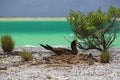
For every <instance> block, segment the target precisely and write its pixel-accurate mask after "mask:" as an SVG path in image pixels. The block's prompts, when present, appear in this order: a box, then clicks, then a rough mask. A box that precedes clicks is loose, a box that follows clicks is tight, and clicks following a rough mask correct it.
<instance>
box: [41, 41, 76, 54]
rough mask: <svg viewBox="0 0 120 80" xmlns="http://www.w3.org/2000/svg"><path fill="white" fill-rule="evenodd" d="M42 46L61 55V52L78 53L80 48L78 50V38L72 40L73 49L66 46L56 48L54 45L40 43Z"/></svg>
mask: <svg viewBox="0 0 120 80" xmlns="http://www.w3.org/2000/svg"><path fill="white" fill-rule="evenodd" d="M40 45H41V46H42V47H44V48H45V49H47V50H51V51H52V52H54V53H56V54H58V55H61V54H74V55H76V54H77V53H78V50H77V47H76V45H77V40H73V41H72V42H71V50H70V49H66V48H54V47H52V46H49V45H47V44H46V45H42V44H40Z"/></svg>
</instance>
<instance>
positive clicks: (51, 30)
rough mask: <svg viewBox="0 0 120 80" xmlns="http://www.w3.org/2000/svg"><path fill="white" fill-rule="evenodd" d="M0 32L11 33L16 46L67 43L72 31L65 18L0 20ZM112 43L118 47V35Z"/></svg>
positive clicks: (119, 39)
mask: <svg viewBox="0 0 120 80" xmlns="http://www.w3.org/2000/svg"><path fill="white" fill-rule="evenodd" d="M0 33H1V35H2V34H11V35H12V37H13V39H14V40H15V43H16V46H17V47H18V46H24V45H33V46H39V43H41V44H49V45H52V46H56V45H67V46H69V45H70V43H69V42H68V41H67V40H66V39H65V38H67V39H68V40H70V41H71V40H72V38H71V37H70V36H71V35H72V34H73V32H72V31H71V29H70V23H69V22H68V21H65V20H63V21H62V20H60V21H59V20H57V21H55V20H54V21H47V20H45V21H39V20H38V21H37V20H36V21H7V20H5V21H0ZM119 34H120V33H119ZM119 34H118V37H117V39H116V40H115V42H114V43H113V46H114V47H120V42H119V41H120V36H119Z"/></svg>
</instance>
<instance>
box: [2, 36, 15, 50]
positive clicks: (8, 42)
mask: <svg viewBox="0 0 120 80" xmlns="http://www.w3.org/2000/svg"><path fill="white" fill-rule="evenodd" d="M1 46H2V49H3V50H4V52H12V51H13V49H14V46H15V42H14V40H13V39H12V37H11V36H10V35H3V36H2V37H1Z"/></svg>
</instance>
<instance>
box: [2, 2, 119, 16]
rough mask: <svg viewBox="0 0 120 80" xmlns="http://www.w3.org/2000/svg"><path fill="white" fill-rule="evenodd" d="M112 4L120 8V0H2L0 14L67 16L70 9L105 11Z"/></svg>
mask: <svg viewBox="0 0 120 80" xmlns="http://www.w3.org/2000/svg"><path fill="white" fill-rule="evenodd" d="M110 5H113V6H115V7H118V8H120V0H0V16H67V15H68V13H69V9H74V10H81V11H83V12H88V11H91V10H96V9H97V8H98V7H99V6H101V8H102V10H104V11H105V10H106V9H107V8H108V7H109V6H110Z"/></svg>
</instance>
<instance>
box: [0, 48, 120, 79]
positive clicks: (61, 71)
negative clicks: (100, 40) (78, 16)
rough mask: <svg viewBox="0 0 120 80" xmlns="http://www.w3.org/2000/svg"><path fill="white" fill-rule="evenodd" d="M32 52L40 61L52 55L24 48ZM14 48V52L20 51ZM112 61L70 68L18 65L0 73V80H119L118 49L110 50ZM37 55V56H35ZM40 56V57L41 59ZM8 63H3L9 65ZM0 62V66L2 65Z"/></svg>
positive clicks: (45, 51)
mask: <svg viewBox="0 0 120 80" xmlns="http://www.w3.org/2000/svg"><path fill="white" fill-rule="evenodd" d="M26 49H27V50H29V51H31V52H34V57H36V58H37V59H42V58H44V57H47V56H51V55H54V53H52V52H50V51H48V50H45V49H43V48H40V47H32V48H29V47H27V48H26ZM20 50H22V49H21V48H16V50H14V51H20ZM79 51H80V53H84V52H85V53H92V55H93V56H98V55H99V54H100V52H99V51H97V50H91V51H90V50H89V51H90V52H89V51H84V50H79ZM110 51H111V52H112V55H113V59H112V61H110V63H107V64H102V63H95V64H94V65H88V64H77V65H71V66H47V65H44V64H43V65H30V64H25V65H20V66H18V67H15V66H11V67H9V68H7V70H1V71H0V80H120V48H111V49H110ZM37 53H39V54H37ZM41 56H42V57H41ZM20 60H21V59H20V58H19V57H18V56H14V57H13V56H10V57H9V61H10V62H11V63H12V62H13V63H14V62H16V61H18V62H19V61H20ZM9 61H5V62H3V63H4V64H7V65H8V64H10V62H9ZM3 63H2V62H0V66H2V64H3Z"/></svg>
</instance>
